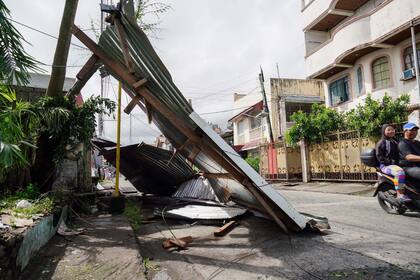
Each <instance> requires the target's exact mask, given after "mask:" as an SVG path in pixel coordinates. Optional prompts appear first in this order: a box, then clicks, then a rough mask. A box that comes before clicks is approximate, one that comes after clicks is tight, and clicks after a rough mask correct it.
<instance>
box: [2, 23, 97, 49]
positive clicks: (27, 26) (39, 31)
mask: <svg viewBox="0 0 420 280" xmlns="http://www.w3.org/2000/svg"><path fill="white" fill-rule="evenodd" d="M7 19H8V20H10V21H12V22H14V23H17V24H19V25H22V26H24V27H26V28H28V29H31V30H33V31H36V32H38V33H41V34H43V35H45V36H48V37H50V38H54V39H56V40H59V38H58V37H57V36H54V35H51V34H49V33H47V32H45V31H42V30H39V29H36V28H34V27H31V26H29V25H26V24H24V23H22V22H19V21H16V20H14V19H11V18H7ZM70 44H71V45H73V46H75V47H78V48H81V49H84V50H89V49H88V48H86V47H84V46H81V45H78V44H75V43H70Z"/></svg>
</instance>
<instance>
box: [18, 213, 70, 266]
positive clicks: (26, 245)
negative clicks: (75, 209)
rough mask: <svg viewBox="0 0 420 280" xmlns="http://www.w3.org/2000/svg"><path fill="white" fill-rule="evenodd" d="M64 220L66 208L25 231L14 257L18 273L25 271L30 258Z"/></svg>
mask: <svg viewBox="0 0 420 280" xmlns="http://www.w3.org/2000/svg"><path fill="white" fill-rule="evenodd" d="M66 218H67V206H65V207H64V208H63V210H62V211H61V213H57V214H55V215H50V216H48V217H46V218H45V219H43V220H42V221H41V222H39V223H37V224H36V225H35V226H34V227H32V228H30V229H28V230H27V231H26V233H25V235H24V237H23V240H22V244H21V245H20V247H19V251H18V254H17V257H16V267H17V268H18V269H19V270H20V271H22V270H23V269H25V267H26V266H27V265H28V263H29V261H30V260H31V258H32V257H33V256H34V255H35V254H36V253H37V252H38V251H39V249H41V247H42V246H44V245H45V244H47V242H48V241H49V240H50V239H51V238H52V237H53V236H54V235H55V233H56V232H57V229H58V227H59V226H60V224H61V223H62V222H63V221H65V220H66Z"/></svg>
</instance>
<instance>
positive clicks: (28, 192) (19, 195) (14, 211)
mask: <svg viewBox="0 0 420 280" xmlns="http://www.w3.org/2000/svg"><path fill="white" fill-rule="evenodd" d="M22 199H25V200H28V201H29V202H30V203H31V204H32V205H31V206H30V207H28V208H17V207H16V204H17V203H18V202H19V201H20V200H22ZM53 207H54V201H53V200H52V199H51V198H50V197H46V196H42V195H40V193H39V191H38V190H37V188H36V187H35V186H34V185H29V186H28V187H27V188H26V189H25V190H20V191H17V192H15V193H14V194H9V195H7V196H6V197H4V198H2V199H1V200H0V212H7V213H9V214H11V215H12V216H16V217H23V218H31V217H32V215H34V214H44V215H46V214H49V213H51V211H52V210H53Z"/></svg>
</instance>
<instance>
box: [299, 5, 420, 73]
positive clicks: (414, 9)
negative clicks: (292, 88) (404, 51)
mask: <svg viewBox="0 0 420 280" xmlns="http://www.w3.org/2000/svg"><path fill="white" fill-rule="evenodd" d="M316 2H318V1H316ZM311 6H312V5H311ZM305 12H306V11H305ZM418 16H420V5H419V1H418V0H393V1H390V0H388V1H384V3H382V4H381V5H379V4H377V2H374V1H373V0H372V1H370V2H368V3H367V4H365V6H363V7H362V8H360V9H359V10H358V11H357V12H356V13H355V15H354V16H352V17H349V18H348V19H346V20H345V21H343V22H342V23H340V24H339V25H337V26H336V27H334V29H332V30H331V31H330V32H329V35H330V39H328V40H326V41H325V42H324V43H322V44H320V45H319V44H318V45H317V44H315V45H317V46H315V48H314V49H311V45H313V44H312V43H310V42H311V41H312V39H313V38H312V37H313V36H311V35H310V34H308V35H307V36H305V37H306V38H307V39H306V43H307V44H308V46H307V49H308V50H309V52H308V53H307V55H306V74H307V76H308V77H309V76H311V75H313V74H314V73H316V72H318V71H320V70H322V69H324V68H326V67H328V66H330V65H333V64H334V63H337V62H338V61H337V59H338V58H339V57H340V56H341V55H343V54H345V53H346V52H347V51H350V50H352V49H354V48H356V47H359V46H362V45H366V44H371V43H374V42H375V41H377V40H379V39H380V38H381V37H383V36H384V35H386V34H388V33H390V32H393V31H394V30H396V29H397V28H398V27H400V26H402V25H404V24H406V23H408V22H409V21H410V20H411V19H413V18H416V17H418ZM315 41H316V40H315Z"/></svg>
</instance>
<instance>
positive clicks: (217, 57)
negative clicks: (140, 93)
mask: <svg viewBox="0 0 420 280" xmlns="http://www.w3.org/2000/svg"><path fill="white" fill-rule="evenodd" d="M5 3H6V5H7V6H8V7H9V9H10V10H11V17H12V19H14V20H16V21H18V22H20V23H23V24H26V25H28V26H31V27H33V28H36V29H39V30H41V31H44V32H46V33H48V34H51V35H57V34H58V30H59V25H60V20H61V15H62V11H63V8H64V0H5ZM99 3H100V0H79V6H78V11H77V15H76V20H75V23H76V25H78V26H79V27H80V28H82V29H86V33H87V34H88V35H90V36H91V37H92V38H94V34H93V32H92V31H91V30H89V29H91V22H92V21H93V22H97V23H99V18H100V9H99ZM165 3H168V4H170V6H171V10H169V11H168V12H167V13H165V14H164V15H162V16H161V17H160V18H159V19H156V18H150V19H149V21H153V22H154V21H160V22H161V24H160V31H159V32H158V34H157V35H156V36H153V38H151V41H152V43H153V45H154V47H155V49H156V51H157V53H158V54H159V55H160V57H161V58H162V60H163V62H164V63H165V65H166V66H167V68H168V69H169V71H170V72H171V74H172V77H173V79H174V81H175V83H176V85H177V86H178V87H179V88H180V89H181V91H182V92H183V93H184V96H185V97H186V98H191V99H192V103H193V107H194V109H195V111H197V112H198V113H201V114H202V117H203V118H205V119H206V120H208V121H210V122H213V123H218V124H219V125H221V126H222V127H226V122H227V119H229V118H230V117H231V116H232V115H233V114H234V113H235V112H233V111H229V110H231V109H232V107H233V93H234V92H240V93H250V92H255V94H256V92H258V86H259V83H258V72H259V67H260V65H261V66H262V68H263V70H264V72H265V76H266V79H267V78H269V77H277V70H276V63H278V65H279V72H280V76H281V77H284V78H304V76H305V74H304V58H303V56H304V42H303V33H302V31H301V30H302V28H301V22H300V1H298V0H229V1H222V0H172V1H165ZM15 26H16V27H17V28H18V30H19V31H21V33H22V35H23V36H24V37H25V39H26V40H27V41H28V42H29V43H30V44H31V45H25V48H26V50H27V51H28V53H30V54H31V55H33V56H34V57H35V58H36V59H38V60H39V61H40V62H42V63H45V64H47V65H48V64H51V63H52V60H53V56H54V50H55V46H56V40H55V39H53V38H49V37H47V36H45V35H43V34H41V33H39V32H36V31H33V30H30V29H29V28H27V27H24V26H22V25H19V24H15ZM155 37H158V38H155ZM73 43H75V44H81V43H80V42H78V41H77V39H73ZM89 56H90V53H89V52H88V51H86V50H83V49H80V48H78V47H77V46H72V47H71V50H70V54H69V59H68V63H67V65H68V66H69V68H68V71H67V76H68V77H75V75H76V73H77V72H78V71H79V70H80V67H81V66H82V65H83V64H84V63H85V62H86V60H87V58H88V57H89ZM44 68H45V70H47V71H48V72H50V67H48V66H45V67H44ZM97 76H98V75H96V76H95V77H94V78H93V79H91V81H90V82H89V83H88V84H87V85H86V87H85V89H84V90H83V95H84V97H88V96H90V95H99V94H100V80H99V78H98V77H97ZM116 86H117V84H116V82H115V81H107V85H106V90H105V95H106V96H108V97H109V98H112V99H115V96H116V95H115V92H116ZM127 102H128V100H127V99H126V98H125V97H123V104H126V103H127ZM219 111H227V112H222V113H214V112H219ZM133 113H134V115H133V117H132V132H131V135H132V137H131V138H130V137H129V135H130V133H129V117H128V116H127V115H125V114H123V123H122V127H123V128H122V138H123V143H130V142H140V141H145V142H149V143H150V142H153V140H154V137H155V136H156V135H157V134H158V132H159V131H157V129H156V127H154V126H150V125H148V124H147V122H146V118H145V116H144V114H143V113H142V112H141V111H140V110H139V109H136V110H134V111H133ZM105 125H106V126H105V135H106V136H107V137H109V138H111V139H115V121H114V120H113V119H112V117H111V118H107V121H106V122H105Z"/></svg>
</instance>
